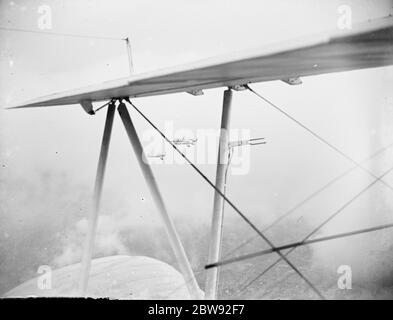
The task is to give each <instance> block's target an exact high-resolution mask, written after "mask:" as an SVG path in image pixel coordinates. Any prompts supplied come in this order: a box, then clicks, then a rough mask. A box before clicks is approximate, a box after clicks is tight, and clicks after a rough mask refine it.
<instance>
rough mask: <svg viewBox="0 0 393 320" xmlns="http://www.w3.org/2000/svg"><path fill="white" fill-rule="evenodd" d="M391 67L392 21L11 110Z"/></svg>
mask: <svg viewBox="0 0 393 320" xmlns="http://www.w3.org/2000/svg"><path fill="white" fill-rule="evenodd" d="M392 64H393V17H388V18H382V19H378V20H373V21H370V22H367V23H365V24H362V25H358V26H354V27H353V29H352V30H349V31H342V30H335V31H334V32H330V33H324V34H320V35H316V36H312V37H307V38H300V39H296V40H293V41H288V42H286V43H281V44H277V45H270V46H268V47H265V48H259V49H255V50H251V51H247V52H240V53H236V54H233V55H230V56H224V57H217V58H212V59H208V60H204V61H200V62H197V63H194V64H189V65H185V66H179V67H175V68H168V69H163V70H158V71H155V72H148V73H142V74H137V75H133V76H131V77H128V78H124V79H119V80H113V81H108V82H104V83H102V84H99V85H93V86H89V87H84V88H80V89H76V90H70V91H66V92H62V93H56V94H53V95H49V96H46V97H42V98H38V99H35V100H31V101H28V102H26V103H22V104H19V105H16V106H13V108H26V107H42V106H56V105H69V104H79V103H81V102H82V101H92V102H94V101H103V100H109V99H111V98H116V97H148V96H153V95H160V94H169V93H177V92H186V91H196V90H202V89H209V88H217V87H223V86H235V85H242V84H245V83H252V82H263V81H272V80H281V79H287V78H291V77H299V76H311V75H318V74H325V73H332V72H340V71H350V70H356V69H364V68H375V67H382V66H388V65H392Z"/></svg>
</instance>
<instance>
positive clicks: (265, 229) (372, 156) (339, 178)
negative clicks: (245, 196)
mask: <svg viewBox="0 0 393 320" xmlns="http://www.w3.org/2000/svg"><path fill="white" fill-rule="evenodd" d="M392 146H393V143H390V144H388V145H386V146H384V147H382V148H381V149H379V150H377V151H376V152H374V153H373V154H372V155H370V156H369V157H367V158H366V159H363V160H362V161H361V162H360V163H359V164H364V163H366V162H367V161H369V160H371V159H373V158H374V157H376V156H377V155H379V154H381V153H382V152H384V151H385V150H387V149H389V148H391V147H392ZM358 167H359V165H355V166H353V167H351V168H349V169H347V170H346V171H344V172H343V173H341V174H339V175H338V176H336V177H334V178H333V179H331V180H330V181H329V182H327V183H326V184H324V185H323V186H322V187H320V188H319V189H317V190H316V191H314V192H313V193H311V194H310V195H308V196H307V197H306V198H304V199H303V200H302V201H300V202H299V203H297V204H296V205H295V206H293V207H292V208H291V209H289V210H288V211H286V212H285V213H284V214H282V215H281V216H280V217H278V218H277V219H276V220H274V221H273V222H272V223H270V224H269V225H268V226H266V227H265V228H263V229H262V231H263V232H266V231H268V230H270V229H271V228H273V227H274V226H276V225H277V224H278V223H279V222H281V221H282V220H284V219H285V218H287V217H288V216H289V215H291V214H292V213H294V212H296V211H297V210H298V209H300V208H301V207H302V206H303V205H305V204H306V203H308V202H309V201H311V200H312V199H314V198H315V197H316V196H318V195H319V194H321V193H322V192H323V191H324V190H326V189H327V188H329V187H330V186H332V185H333V184H335V183H336V182H338V181H339V180H341V179H342V178H344V177H346V176H347V175H348V174H350V173H351V172H353V171H354V170H355V169H356V168H358ZM257 238H259V237H258V236H255V237H252V238H249V239H247V240H246V241H244V242H242V243H241V244H240V245H238V246H237V247H236V248H234V249H232V250H230V251H229V252H228V253H227V254H225V255H224V258H226V257H229V256H230V255H231V254H232V253H234V252H236V251H237V250H239V249H241V248H243V247H244V246H245V245H247V244H249V243H251V242H252V241H254V240H256V239H257Z"/></svg>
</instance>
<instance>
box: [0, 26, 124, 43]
mask: <svg viewBox="0 0 393 320" xmlns="http://www.w3.org/2000/svg"><path fill="white" fill-rule="evenodd" d="M0 30H3V31H11V32H24V33H35V34H45V35H51V36H61V37H71V38H84V39H86V38H87V39H97V40H111V41H120V40H126V39H125V38H120V37H119V38H116V37H101V36H93V35H82V34H76V33H62V32H51V31H42V30H28V29H21V28H9V27H0Z"/></svg>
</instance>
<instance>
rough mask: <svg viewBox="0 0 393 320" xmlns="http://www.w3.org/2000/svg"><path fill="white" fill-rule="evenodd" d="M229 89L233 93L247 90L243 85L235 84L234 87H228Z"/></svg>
mask: <svg viewBox="0 0 393 320" xmlns="http://www.w3.org/2000/svg"><path fill="white" fill-rule="evenodd" d="M229 89H233V90H235V91H244V90H247V87H246V85H245V84H235V85H234V86H230V87H229Z"/></svg>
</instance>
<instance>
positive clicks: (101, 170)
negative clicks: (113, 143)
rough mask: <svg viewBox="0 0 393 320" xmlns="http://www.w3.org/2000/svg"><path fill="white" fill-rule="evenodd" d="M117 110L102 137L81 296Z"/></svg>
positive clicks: (109, 116) (111, 109)
mask: <svg viewBox="0 0 393 320" xmlns="http://www.w3.org/2000/svg"><path fill="white" fill-rule="evenodd" d="M115 109H116V107H115V104H114V103H113V104H112V103H111V104H109V106H108V112H107V114H106V121H105V128H104V135H103V137H102V143H101V152H100V158H99V160H98V167H97V174H96V181H95V186H94V200H93V201H94V203H93V208H92V210H91V211H90V217H89V221H88V231H87V237H86V242H85V247H84V251H83V257H82V268H81V274H80V282H79V293H80V295H81V296H85V295H86V290H87V284H88V281H89V273H90V266H91V258H92V255H93V248H94V240H95V234H96V230H97V221H98V214H99V210H100V202H101V193H102V186H103V183H104V175H105V168H106V161H107V158H108V150H109V144H110V139H111V134H112V127H113V117H114V115H115Z"/></svg>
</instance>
